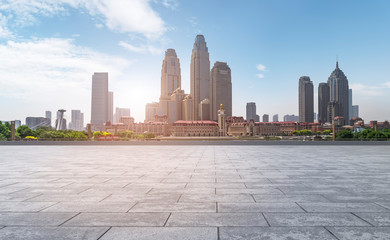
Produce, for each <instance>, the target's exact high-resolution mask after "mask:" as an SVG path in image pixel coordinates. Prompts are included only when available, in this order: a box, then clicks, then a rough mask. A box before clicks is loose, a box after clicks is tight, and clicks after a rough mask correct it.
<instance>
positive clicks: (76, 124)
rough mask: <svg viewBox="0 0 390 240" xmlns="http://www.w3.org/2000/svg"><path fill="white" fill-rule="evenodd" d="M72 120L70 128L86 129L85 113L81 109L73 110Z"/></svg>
mask: <svg viewBox="0 0 390 240" xmlns="http://www.w3.org/2000/svg"><path fill="white" fill-rule="evenodd" d="M71 114H72V115H71V118H72V120H71V122H70V126H69V128H70V129H72V130H76V131H82V130H84V114H83V113H82V112H81V111H80V110H72V111H71Z"/></svg>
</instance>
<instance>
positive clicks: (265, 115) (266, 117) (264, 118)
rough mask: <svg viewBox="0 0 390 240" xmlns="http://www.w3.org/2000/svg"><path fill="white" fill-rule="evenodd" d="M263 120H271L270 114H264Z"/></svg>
mask: <svg viewBox="0 0 390 240" xmlns="http://www.w3.org/2000/svg"><path fill="white" fill-rule="evenodd" d="M263 122H269V115H268V114H264V115H263Z"/></svg>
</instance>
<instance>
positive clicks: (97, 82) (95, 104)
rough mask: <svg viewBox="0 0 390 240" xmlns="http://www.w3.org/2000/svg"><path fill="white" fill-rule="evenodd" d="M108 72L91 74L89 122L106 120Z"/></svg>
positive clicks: (98, 123)
mask: <svg viewBox="0 0 390 240" xmlns="http://www.w3.org/2000/svg"><path fill="white" fill-rule="evenodd" d="M107 116H108V73H107V72H102V73H94V74H93V75H92V102H91V124H96V125H101V126H103V124H104V123H105V122H106V121H107V120H108V118H107Z"/></svg>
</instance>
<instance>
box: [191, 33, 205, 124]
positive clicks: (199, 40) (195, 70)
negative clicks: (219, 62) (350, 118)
mask: <svg viewBox="0 0 390 240" xmlns="http://www.w3.org/2000/svg"><path fill="white" fill-rule="evenodd" d="M190 73H191V75H190V80H191V83H190V91H191V92H190V94H191V97H192V104H193V108H192V117H193V120H199V119H200V111H199V108H200V102H201V101H203V100H204V99H210V96H209V94H210V90H209V88H210V60H209V52H208V49H207V45H206V41H205V38H204V36H203V35H197V36H196V39H195V43H194V47H193V49H192V55H191V66H190Z"/></svg>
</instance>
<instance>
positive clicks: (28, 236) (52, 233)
mask: <svg viewBox="0 0 390 240" xmlns="http://www.w3.org/2000/svg"><path fill="white" fill-rule="evenodd" d="M107 229H108V228H105V227H94V228H86V227H5V228H3V229H1V230H0V240H54V239H55V240H96V239H98V238H99V237H100V236H101V235H103V233H105V232H106V231H107Z"/></svg>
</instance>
